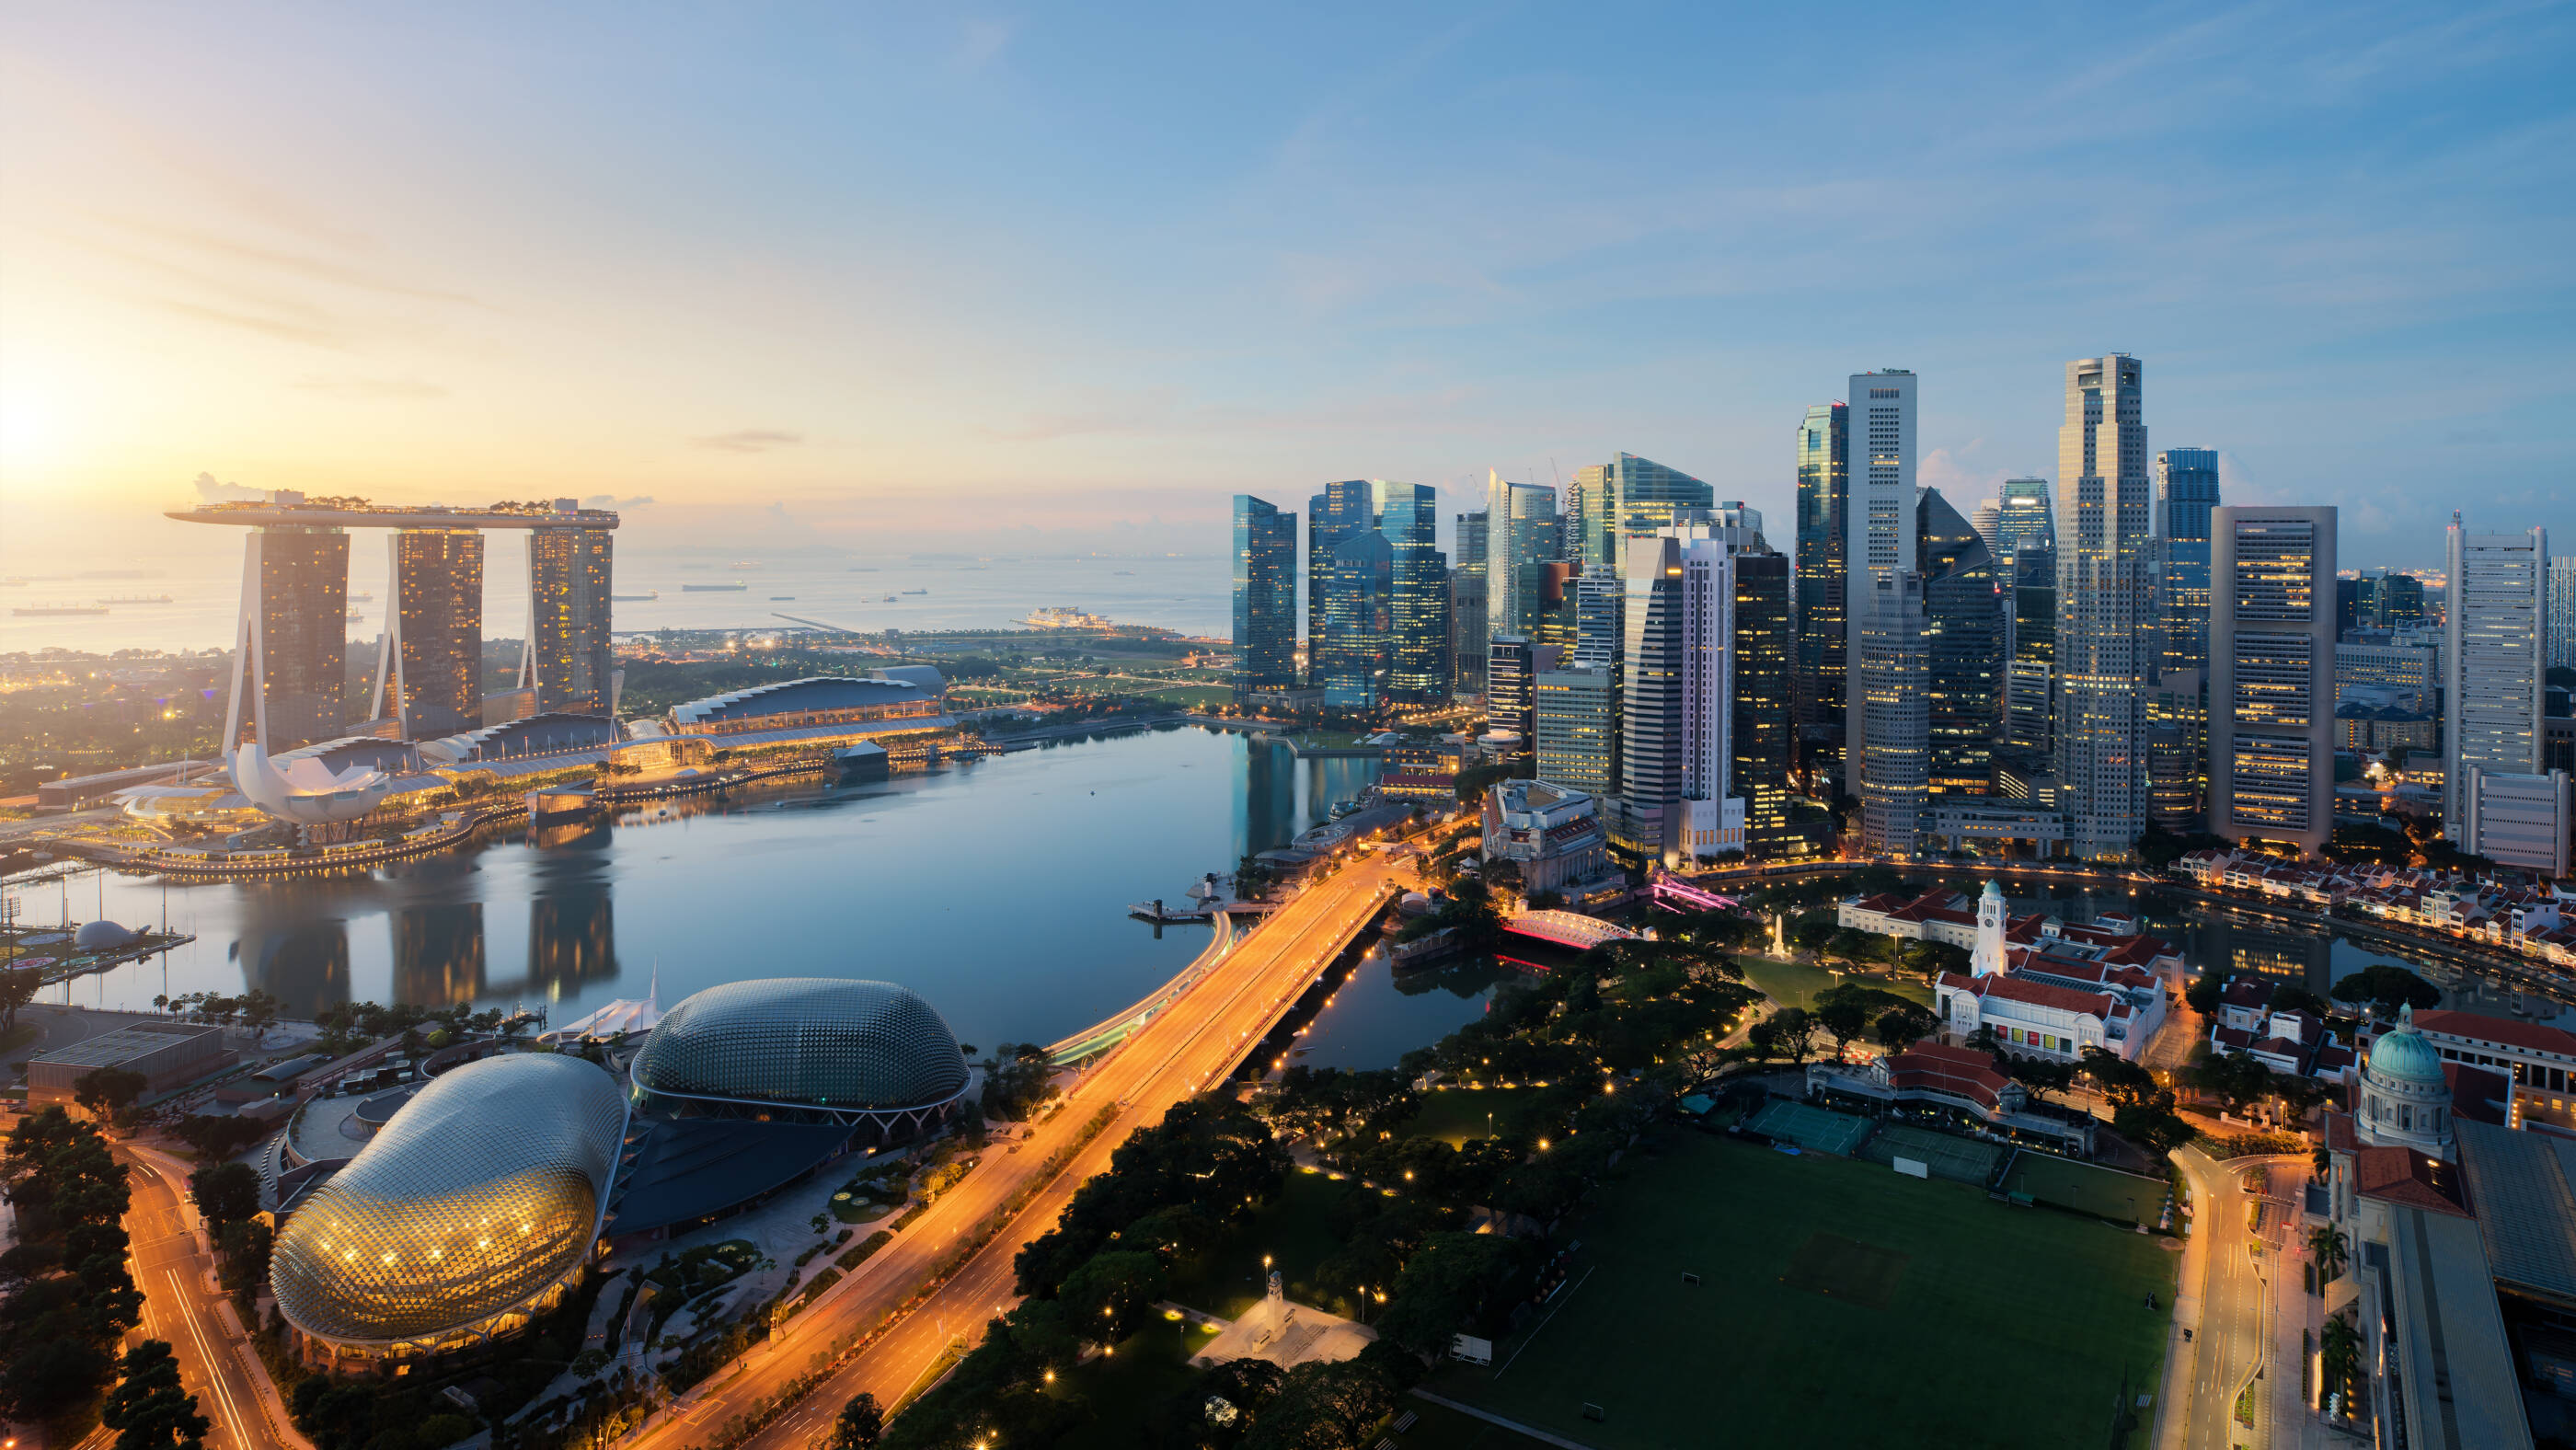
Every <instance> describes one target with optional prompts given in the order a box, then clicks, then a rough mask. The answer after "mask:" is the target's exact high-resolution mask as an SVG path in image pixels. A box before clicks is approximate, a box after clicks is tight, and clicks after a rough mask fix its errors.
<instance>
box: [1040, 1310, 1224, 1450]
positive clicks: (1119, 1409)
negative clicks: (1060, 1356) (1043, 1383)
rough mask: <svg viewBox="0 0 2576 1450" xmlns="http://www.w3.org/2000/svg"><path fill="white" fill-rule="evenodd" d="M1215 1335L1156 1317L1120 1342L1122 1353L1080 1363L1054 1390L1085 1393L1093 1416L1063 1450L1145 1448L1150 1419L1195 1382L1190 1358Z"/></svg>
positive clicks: (1062, 1442) (1065, 1442) (1062, 1441)
mask: <svg viewBox="0 0 2576 1450" xmlns="http://www.w3.org/2000/svg"><path fill="white" fill-rule="evenodd" d="M1214 1337H1215V1336H1213V1335H1207V1334H1200V1333H1197V1332H1195V1331H1194V1330H1192V1329H1191V1328H1190V1327H1189V1326H1188V1325H1186V1324H1176V1323H1172V1322H1170V1321H1168V1320H1165V1319H1161V1318H1156V1319H1153V1320H1150V1321H1148V1322H1147V1324H1146V1326H1145V1327H1144V1328H1143V1329H1140V1330H1138V1331H1136V1332H1135V1333H1134V1334H1131V1335H1129V1336H1127V1337H1126V1338H1125V1339H1122V1340H1120V1341H1119V1342H1118V1352H1117V1353H1116V1354H1111V1355H1103V1356H1102V1357H1100V1358H1098V1359H1095V1360H1092V1361H1091V1362H1090V1363H1088V1364H1082V1365H1076V1366H1075V1367H1074V1368H1072V1369H1070V1370H1067V1371H1065V1373H1064V1374H1063V1375H1062V1376H1060V1377H1059V1382H1058V1383H1057V1384H1056V1385H1055V1387H1054V1388H1053V1389H1051V1390H1049V1391H1048V1393H1049V1394H1051V1395H1054V1396H1056V1397H1057V1398H1059V1399H1062V1398H1067V1397H1070V1396H1072V1395H1077V1394H1078V1395H1080V1396H1081V1397H1082V1398H1083V1400H1084V1401H1085V1402H1087V1403H1088V1404H1089V1405H1090V1407H1091V1412H1092V1418H1091V1419H1090V1420H1088V1421H1086V1422H1084V1423H1083V1424H1081V1425H1078V1426H1075V1427H1074V1428H1073V1429H1072V1430H1071V1431H1070V1432H1068V1433H1067V1434H1065V1435H1064V1436H1063V1437H1062V1438H1061V1439H1058V1440H1057V1441H1056V1442H1055V1444H1056V1446H1057V1447H1058V1450H1126V1447H1129V1446H1133V1445H1138V1444H1142V1443H1143V1442H1144V1439H1145V1423H1146V1417H1147V1416H1148V1415H1150V1414H1152V1413H1153V1410H1154V1408H1155V1406H1157V1405H1158V1404H1160V1403H1162V1402H1163V1401H1164V1400H1167V1399H1170V1398H1171V1397H1172V1396H1174V1395H1176V1394H1178V1393H1180V1392H1181V1391H1182V1390H1183V1389H1185V1388H1187V1387H1188V1386H1189V1383H1190V1368H1189V1359H1190V1356H1191V1355H1193V1354H1196V1353H1198V1351H1199V1349H1200V1348H1201V1347H1202V1346H1203V1345H1204V1343H1205V1342H1206V1341H1207V1340H1209V1339H1211V1338H1214Z"/></svg>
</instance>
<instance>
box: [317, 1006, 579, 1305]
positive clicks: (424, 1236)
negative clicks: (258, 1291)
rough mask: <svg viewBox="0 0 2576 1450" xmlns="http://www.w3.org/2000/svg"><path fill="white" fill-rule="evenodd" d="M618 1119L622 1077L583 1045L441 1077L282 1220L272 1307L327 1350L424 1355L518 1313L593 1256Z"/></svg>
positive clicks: (541, 1300)
mask: <svg viewBox="0 0 2576 1450" xmlns="http://www.w3.org/2000/svg"><path fill="white" fill-rule="evenodd" d="M625 1131H626V1104H625V1101H624V1096H623V1095H622V1094H621V1093H620V1092H619V1091H618V1089H617V1082H616V1079H614V1078H612V1077H610V1076H609V1075H608V1074H607V1073H606V1072H603V1071H601V1070H600V1069H599V1068H598V1067H596V1066H594V1065H592V1064H590V1063H587V1062H584V1061H581V1060H580V1059H578V1058H571V1057H562V1056H556V1055H554V1054H550V1053H521V1054H513V1055H509V1056H504V1057H495V1058H490V1059H487V1060H485V1061H482V1062H476V1063H469V1064H467V1065H465V1066H463V1067H458V1068H455V1069H453V1070H451V1071H449V1072H447V1073H445V1074H443V1075H441V1076H440V1077H439V1078H438V1079H437V1080H436V1081H434V1082H432V1083H430V1084H429V1086H427V1087H425V1088H423V1089H422V1090H421V1091H420V1093H419V1095H418V1096H416V1097H414V1098H413V1099H412V1100H411V1102H410V1103H409V1104H407V1105H406V1106H405V1107H404V1108H403V1110H402V1111H401V1112H400V1113H399V1114H397V1115H395V1117H394V1119H393V1120H392V1121H391V1122H390V1123H388V1124H386V1125H385V1128H384V1130H383V1131H382V1132H380V1133H378V1134H377V1135H376V1136H375V1137H374V1138H373V1139H371V1140H369V1141H368V1143H367V1145H366V1146H365V1147H363V1148H361V1149H359V1150H358V1154H357V1156H356V1157H355V1158H353V1159H351V1160H350V1161H349V1164H348V1166H347V1167H345V1168H342V1169H341V1170H340V1171H339V1172H337V1173H335V1174H333V1175H332V1176H331V1178H330V1180H329V1181H328V1182H326V1183H324V1184H323V1185H322V1186H321V1187H320V1188H318V1189H316V1190H314V1192H313V1195H312V1197H311V1198H309V1199H307V1200H306V1201H305V1202H304V1204H303V1205H302V1206H301V1207H300V1208H298V1209H297V1210H296V1211H295V1213H294V1215H293V1216H292V1217H291V1218H289V1219H288V1220H287V1221H286V1227H285V1228H284V1229H283V1230H282V1231H281V1232H280V1233H279V1234H278V1236H277V1247H276V1251H275V1255H274V1258H273V1260H272V1262H271V1265H270V1269H269V1282H270V1284H271V1286H272V1287H273V1288H274V1289H275V1290H276V1293H277V1306H278V1308H279V1309H280V1310H281V1311H282V1312H283V1313H284V1314H285V1316H286V1318H287V1319H288V1320H289V1321H290V1322H292V1323H293V1324H294V1325H295V1327H296V1328H297V1329H299V1330H301V1331H303V1332H304V1333H305V1334H306V1335H307V1336H310V1338H312V1339H314V1340H319V1341H324V1342H326V1344H327V1347H328V1348H329V1350H330V1352H332V1353H334V1354H338V1353H350V1352H354V1353H358V1354H362V1355H364V1354H388V1353H391V1354H404V1353H426V1352H430V1351H435V1350H441V1349H445V1348H449V1347H452V1346H454V1345H457V1344H461V1343H466V1342H471V1341H474V1340H479V1339H485V1338H489V1337H490V1336H492V1335H494V1334H497V1333H502V1332H505V1331H507V1330H510V1329H513V1328H516V1327H518V1326H520V1325H522V1324H524V1323H525V1322H526V1321H527V1319H528V1317H529V1316H530V1315H532V1314H534V1313H536V1312H537V1311H539V1310H541V1309H543V1308H544V1307H545V1306H546V1305H547V1304H549V1303H551V1302H552V1301H553V1299H554V1298H555V1297H556V1296H557V1295H559V1294H560V1293H561V1291H562V1289H563V1288H564V1286H565V1285H566V1284H567V1283H569V1282H570V1281H571V1280H572V1278H573V1277H574V1276H576V1275H577V1274H578V1273H579V1272H580V1270H581V1267H582V1265H583V1263H584V1262H585V1261H587V1260H588V1258H589V1257H590V1252H591V1246H592V1244H593V1242H594V1241H595V1240H596V1238H597V1236H598V1232H599V1224H600V1217H601V1214H602V1212H603V1210H604V1209H605V1208H606V1206H607V1202H608V1195H609V1189H610V1184H611V1181H612V1179H613V1178H614V1176H615V1174H616V1170H617V1157H618V1150H619V1145H620V1143H621V1142H622V1141H623V1140H624V1138H625Z"/></svg>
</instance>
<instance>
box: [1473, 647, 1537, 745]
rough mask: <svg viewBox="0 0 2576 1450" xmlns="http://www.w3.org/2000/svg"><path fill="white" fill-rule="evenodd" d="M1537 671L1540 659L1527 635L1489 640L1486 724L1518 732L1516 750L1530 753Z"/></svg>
mask: <svg viewBox="0 0 2576 1450" xmlns="http://www.w3.org/2000/svg"><path fill="white" fill-rule="evenodd" d="M1537 673H1538V661H1537V658H1536V656H1535V654H1534V652H1533V651H1532V650H1531V649H1530V642H1529V637H1528V636H1527V635H1519V634H1498V635H1494V636H1492V637H1491V639H1490V640H1489V641H1488V642H1487V644H1486V647H1485V724H1486V727H1487V728H1488V729H1492V730H1509V731H1511V732H1513V733H1515V734H1517V735H1519V736H1520V746H1519V748H1518V749H1517V750H1516V751H1515V752H1514V753H1516V754H1521V755H1527V754H1528V753H1529V752H1530V750H1531V748H1532V746H1533V745H1534V744H1535V742H1536V738H1537V724H1536V721H1535V719H1534V717H1533V715H1532V713H1531V712H1532V710H1533V709H1534V708H1535V703H1536V702H1535V700H1534V698H1533V695H1532V692H1533V691H1534V690H1535V689H1536V688H1537V684H1536V678H1535V677H1536V675H1537Z"/></svg>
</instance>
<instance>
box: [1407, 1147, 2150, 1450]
mask: <svg viewBox="0 0 2576 1450" xmlns="http://www.w3.org/2000/svg"><path fill="white" fill-rule="evenodd" d="M1653 1146H1654V1147H1655V1149H1656V1153H1655V1156H1653V1157H1651V1158H1644V1159H1639V1158H1635V1157H1632V1158H1631V1160H1630V1161H1631V1162H1632V1163H1636V1164H1638V1165H1639V1166H1638V1167H1637V1168H1636V1170H1635V1171H1634V1172H1632V1173H1629V1174H1627V1175H1625V1176H1623V1177H1622V1178H1621V1179H1619V1180H1618V1181H1616V1182H1615V1183H1614V1184H1613V1186H1612V1187H1611V1188H1610V1189H1609V1190H1608V1191H1607V1192H1606V1193H1605V1194H1604V1195H1603V1197H1602V1199H1601V1200H1600V1207H1599V1208H1597V1209H1596V1210H1595V1211H1593V1212H1592V1213H1591V1214H1590V1215H1589V1216H1588V1217H1587V1219H1586V1221H1585V1222H1584V1223H1583V1224H1582V1226H1581V1228H1580V1231H1579V1232H1580V1237H1581V1238H1582V1240H1583V1242H1584V1245H1585V1247H1584V1249H1583V1251H1582V1252H1581V1254H1580V1255H1579V1256H1578V1258H1577V1262H1576V1264H1575V1266H1574V1271H1573V1278H1572V1279H1571V1281H1570V1282H1569V1285H1568V1287H1567V1289H1566V1290H1565V1291H1564V1293H1563V1294H1562V1295H1561V1296H1560V1298H1559V1300H1558V1303H1557V1306H1556V1307H1555V1309H1554V1310H1553V1311H1551V1312H1550V1313H1548V1314H1546V1315H1543V1316H1542V1317H1541V1318H1540V1319H1538V1320H1537V1321H1534V1322H1533V1324H1532V1325H1531V1326H1530V1327H1529V1328H1528V1329H1526V1330H1524V1331H1523V1332H1521V1333H1519V1334H1517V1335H1514V1336H1513V1337H1512V1338H1510V1339H1508V1340H1506V1341H1504V1342H1503V1343H1501V1344H1500V1345H1498V1346H1497V1347H1496V1350H1495V1356H1494V1365H1493V1367H1492V1368H1490V1369H1486V1368H1476V1367H1470V1366H1464V1365H1458V1366H1452V1367H1451V1368H1449V1369H1448V1370H1446V1371H1445V1372H1443V1373H1441V1374H1439V1375H1436V1376H1435V1377H1434V1378H1433V1380H1432V1382H1431V1383H1430V1385H1429V1388H1431V1389H1432V1390H1433V1391H1434V1392H1436V1393H1439V1394H1443V1395H1446V1396H1448V1397H1450V1398H1452V1399H1456V1400H1459V1401H1462V1402H1464V1403H1469V1404H1474V1405H1477V1406H1479V1407H1481V1408H1485V1409H1489V1410H1492V1411H1493V1412H1494V1413H1496V1414H1500V1415H1504V1416H1507V1417H1509V1418H1511V1419H1513V1420H1516V1421H1519V1422H1521V1423H1524V1424H1527V1425H1530V1426H1533V1427H1535V1428H1538V1429H1542V1430H1547V1431H1550V1432H1553V1433H1556V1434H1560V1435H1564V1436H1566V1437H1567V1438H1569V1439H1573V1440H1577V1441H1580V1442H1582V1443H1584V1444H1586V1445H1593V1446H1598V1447H1601V1450H1630V1447H1637V1450H1644V1447H1649V1446H1654V1447H1661V1446H1670V1445H1689V1444H1705V1443H1709V1436H1710V1433H1711V1428H1710V1427H1712V1426H1720V1425H1722V1426H1724V1427H1725V1438H1726V1439H1727V1440H1728V1441H1729V1442H1741V1443H1745V1444H1754V1445H1789V1444H1797V1445H1818V1444H1850V1445H1909V1446H1931V1445H1974V1446H1998V1447H2015V1446H2033V1447H2038V1446H2048V1447H2057V1446H2066V1445H2087V1446H2098V1445H2103V1444H2105V1443H2112V1444H2115V1445H2120V1444H2126V1445H2135V1444H2138V1443H2141V1442H2142V1441H2143V1440H2144V1438H2145V1433H2144V1426H2143V1425H2141V1426H2139V1427H2137V1428H2136V1430H2135V1431H2134V1432H2133V1433H2132V1434H2131V1435H2130V1436H2129V1437H2128V1438H2127V1439H2125V1440H2118V1441H2115V1440H2113V1438H2112V1435H2111V1429H2112V1423H2113V1418H2114V1415H2115V1413H2116V1412H2117V1411H2118V1410H2119V1408H2120V1407H2121V1406H2122V1405H2124V1404H2125V1403H2127V1401H2125V1400H2124V1399H2123V1398H2122V1396H2123V1395H2124V1394H2125V1395H2127V1396H2129V1397H2134V1396H2136V1395H2137V1394H2139V1393H2140V1392H2142V1391H2152V1390H2153V1389H2154V1388H2155V1387H2156V1385H2157V1376H2158V1375H2159V1374H2160V1373H2161V1371H2162V1367H2163V1355H2164V1338H2165V1330H2166V1325H2167V1323H2168V1321H2169V1317H2170V1311H2169V1310H2149V1309H2147V1308H2146V1307H2145V1300H2146V1296H2147V1295H2148V1294H2150V1293H2153V1294H2155V1295H2157V1296H2158V1299H2159V1301H2160V1302H2161V1303H2163V1304H2166V1305H2171V1304H2172V1302H2173V1286H2174V1274H2175V1263H2176V1260H2177V1259H2178V1258H2179V1255H2175V1254H2172V1253H2169V1252H2167V1251H2166V1250H2165V1249H2164V1248H2163V1247H2162V1245H2163V1244H2164V1243H2165V1242H2166V1241H2164V1240H2161V1239H2156V1238H2151V1237H2147V1236H2144V1235H2140V1234H2134V1233H2125V1232H2121V1231H2118V1230H2114V1229H2112V1228H2109V1227H2107V1226H2105V1225H2103V1224H2100V1223H2096V1222H2091V1221H2088V1220H2085V1219H2080V1218H2074V1217H2070V1216H2067V1215H2063V1214H2044V1213H2032V1212H2027V1211H2024V1210H2021V1209H2016V1208H2012V1207H2009V1206H2007V1205H2004V1204H2000V1203H1997V1202H1995V1201H1994V1200H1992V1199H1989V1198H1987V1197H1986V1196H1985V1194H1984V1193H1983V1192H1981V1191H1979V1190H1977V1189H1974V1188H1970V1187H1967V1186H1965V1185H1963V1184H1956V1183H1944V1182H1939V1181H1933V1182H1924V1181H1921V1180H1918V1179H1914V1178H1908V1177H1904V1176H1902V1175H1899V1174H1895V1173H1891V1172H1889V1171H1888V1170H1887V1169H1885V1168H1882V1167H1880V1166H1878V1165H1877V1164H1874V1163H1866V1162H1859V1161H1855V1160H1851V1159H1841V1158H1828V1157H1822V1156H1813V1155H1811V1156H1805V1157H1796V1158H1793V1157H1790V1156H1788V1155H1786V1154H1781V1153H1774V1152H1770V1151H1767V1150H1764V1149H1760V1148H1753V1147H1749V1146H1746V1145H1744V1144H1739V1143H1732V1142H1728V1141H1725V1140H1723V1139H1719V1138H1714V1137H1710V1136H1707V1135H1704V1134H1698V1133H1678V1132H1666V1133H1662V1134H1659V1135H1658V1136H1657V1138H1656V1140H1655V1142H1654V1145H1653ZM1685 1273H1690V1274H1696V1275H1698V1276H1699V1278H1700V1282H1699V1283H1697V1284H1689V1283H1685V1282H1684V1281H1683V1279H1682V1275H1683V1274H1685ZM1872 1301H1876V1302H1878V1303H1881V1304H1883V1306H1884V1307H1871V1303H1872ZM1963 1335H1965V1336H1970V1338H1968V1339H1963V1338H1962V1337H1961V1336H1963ZM1971 1362H1973V1363H1977V1364H1986V1365H2009V1366H2011V1371H2010V1374H2009V1379H2010V1381H2011V1385H2012V1388H2011V1392H2010V1393H2009V1394H2008V1395H2006V1396H2004V1397H2002V1398H2000V1399H1998V1398H1993V1397H1988V1396H1982V1395H1959V1394H1952V1393H1948V1392H1946V1391H1945V1390H1943V1388H1942V1386H1944V1385H1948V1384H1953V1383H1954V1382H1955V1381H1956V1379H1957V1376H1958V1375H1959V1374H1960V1373H1961V1372H1962V1371H1963V1369H1965V1368H1966V1367H1967V1366H1968V1365H1969V1364H1970V1363H1971ZM1586 1404H1594V1405H1599V1406H1601V1407H1602V1409H1603V1411H1604V1418H1603V1419H1601V1420H1599V1421H1591V1420H1586V1419H1585V1418H1583V1407H1584V1405H1586Z"/></svg>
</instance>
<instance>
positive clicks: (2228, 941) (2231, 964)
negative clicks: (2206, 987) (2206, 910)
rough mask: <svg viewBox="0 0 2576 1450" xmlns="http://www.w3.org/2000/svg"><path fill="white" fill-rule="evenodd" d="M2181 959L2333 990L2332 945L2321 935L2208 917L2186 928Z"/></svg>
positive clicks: (2311, 988)
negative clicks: (2277, 929) (2268, 928)
mask: <svg viewBox="0 0 2576 1450" xmlns="http://www.w3.org/2000/svg"><path fill="white" fill-rule="evenodd" d="M2183 959H2184V960H2185V961H2187V962H2189V963H2191V964H2192V965H2193V966H2195V967H2199V968H2203V969H2206V970H2211V971H2223V972H2229V973H2235V974H2244V975H2252V976H2257V977H2262V978H2264V979H2266V980H2269V981H2274V982H2284V983H2296V984H2298V985H2299V986H2302V987H2305V988H2307V989H2308V990H2309V991H2312V992H2316V993H2319V994H2323V993H2324V992H2325V991H2326V990H2327V989H2328V988H2329V987H2331V986H2333V985H2334V942H2333V940H2332V939H2331V938H2330V937H2327V936H2325V935H2323V934H2321V933H2320V934H2316V935H2307V934H2301V933H2296V932H2284V931H2271V930H2266V929H2264V928H2262V927H2258V926H2248V925H2246V924H2245V923H2243V922H2238V921H2231V920H2228V919H2227V918H2225V917H2205V918H2201V919H2198V920H2191V921H2186V922H2185V923H2184V924H2183Z"/></svg>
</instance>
